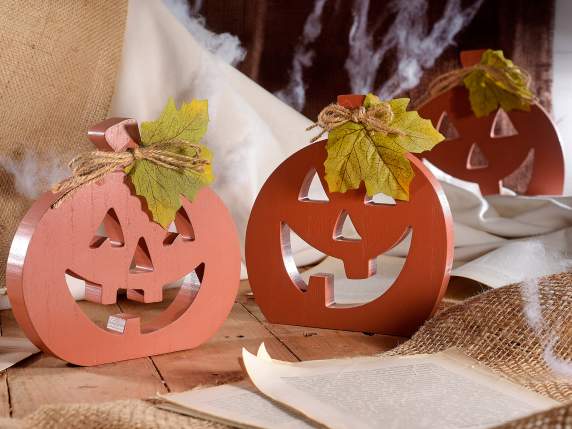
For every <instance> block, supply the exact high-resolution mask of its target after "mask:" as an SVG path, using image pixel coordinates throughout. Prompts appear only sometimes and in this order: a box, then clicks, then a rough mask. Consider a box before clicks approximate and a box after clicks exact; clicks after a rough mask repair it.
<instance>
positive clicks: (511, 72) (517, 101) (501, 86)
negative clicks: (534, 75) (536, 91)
mask: <svg viewBox="0 0 572 429" xmlns="http://www.w3.org/2000/svg"><path fill="white" fill-rule="evenodd" d="M481 64H484V65H486V66H489V67H494V68H497V69H499V70H502V72H503V73H505V74H506V77H507V78H508V79H509V80H510V81H511V82H512V83H513V85H512V86H511V87H509V86H507V84H506V82H503V81H501V80H498V78H495V77H494V76H492V75H491V74H490V73H488V72H487V71H486V70H482V69H475V70H473V71H472V72H471V73H469V75H468V76H467V77H465V79H464V80H463V83H464V84H465V87H466V88H467V89H468V90H469V100H470V102H471V108H472V110H473V113H474V114H475V116H476V117H482V116H486V115H488V114H489V113H491V112H494V111H495V110H497V109H498V108H499V106H500V107H501V108H502V109H503V110H504V111H506V112H509V111H511V110H513V109H519V110H525V111H529V110H530V103H531V101H532V99H533V98H534V96H533V94H532V92H531V91H530V90H529V89H528V86H527V81H526V78H525V76H524V75H523V74H522V73H521V72H520V71H519V69H518V68H517V67H516V66H515V65H514V63H513V62H512V61H511V60H509V59H506V58H505V57H504V55H503V52H502V51H493V50H491V49H489V50H487V51H485V52H484V53H483V56H482V58H481Z"/></svg>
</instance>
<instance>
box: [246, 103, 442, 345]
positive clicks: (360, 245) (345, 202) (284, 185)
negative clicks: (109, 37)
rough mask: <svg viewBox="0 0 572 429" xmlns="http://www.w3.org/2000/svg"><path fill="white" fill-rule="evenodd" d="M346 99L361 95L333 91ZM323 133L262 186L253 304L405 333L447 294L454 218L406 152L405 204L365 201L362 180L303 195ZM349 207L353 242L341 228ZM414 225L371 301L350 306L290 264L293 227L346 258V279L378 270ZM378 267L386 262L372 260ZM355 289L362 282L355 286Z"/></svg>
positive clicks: (286, 314)
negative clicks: (323, 197) (405, 250)
mask: <svg viewBox="0 0 572 429" xmlns="http://www.w3.org/2000/svg"><path fill="white" fill-rule="evenodd" d="M338 102H339V103H340V104H343V105H344V106H345V107H350V108H351V107H356V106H360V105H361V103H362V102H363V97H356V96H351V97H343V96H342V97H339V98H338ZM325 143H326V141H325V140H322V141H319V142H316V143H314V144H311V145H309V146H307V147H305V148H304V149H302V150H300V151H298V152H296V153H295V154H294V155H292V156H291V157H290V158H288V159H287V160H286V161H284V162H283V163H282V164H281V165H280V166H279V167H278V168H277V169H276V170H275V171H274V172H273V173H272V175H271V176H270V177H269V178H268V180H267V181H266V183H265V184H264V186H263V187H262V190H261V191H260V193H259V195H258V197H257V199H256V202H255V204H254V207H253V209H252V213H251V216H250V219H249V223H248V229H247V235H246V263H247V269H248V275H249V280H250V285H251V287H252V290H253V292H254V296H255V299H256V302H257V304H258V305H259V306H260V308H261V309H262V311H263V313H264V315H265V316H266V318H267V319H268V320H269V321H270V322H273V323H284V324H292V325H302V326H313V327H321V328H332V329H345V330H353V331H364V332H378V333H385V334H392V335H409V334H411V333H412V332H413V331H414V330H415V329H416V328H417V327H418V326H419V325H420V324H421V323H423V321H424V320H425V319H426V318H427V317H429V316H430V315H431V314H432V312H433V311H435V309H436V307H437V305H438V303H439V301H440V299H441V297H442V295H443V294H444V292H445V289H446V286H447V282H448V279H449V271H450V269H451V264H452V256H453V248H452V246H453V242H452V221H451V215H450V211H449V207H448V204H447V202H446V199H445V197H444V194H443V192H442V190H441V188H440V186H439V184H438V182H437V181H436V180H435V178H434V177H433V176H432V175H431V173H429V172H428V171H427V169H426V168H425V167H424V166H423V165H422V163H421V162H420V161H419V160H418V159H417V158H415V157H414V156H412V155H409V159H410V161H411V163H412V166H413V170H414V172H415V178H414V179H413V181H412V183H411V187H410V195H411V199H410V201H409V202H405V201H398V202H397V203H396V204H395V205H388V204H378V203H374V202H373V201H371V200H370V199H369V198H368V197H367V196H366V193H365V188H364V186H363V184H362V187H361V188H360V189H358V190H354V191H348V192H346V193H330V192H327V196H328V199H329V201H314V200H311V199H309V198H308V197H307V193H308V188H309V186H310V182H311V180H312V178H313V176H314V174H315V173H317V175H318V177H319V178H320V180H321V181H322V184H323V185H324V189H327V186H326V183H325V181H324V161H325V159H326V149H325ZM347 215H349V216H350V217H351V220H352V221H353V224H354V225H355V227H356V229H357V232H358V233H359V235H360V236H361V239H360V240H353V239H346V238H344V237H341V236H340V229H341V228H340V226H341V224H343V220H344V218H345V216H347ZM410 229H411V230H412V241H411V245H410V250H409V254H408V256H407V260H406V263H405V266H404V267H403V269H402V271H401V273H400V275H399V277H398V278H397V279H396V280H395V282H394V283H393V285H392V286H391V287H390V288H389V290H387V291H386V292H385V293H384V294H383V295H381V296H380V297H378V298H377V299H375V300H373V301H371V302H369V303H365V304H360V305H355V306H339V305H336V303H335V302H334V300H333V282H334V278H333V277H332V276H331V275H329V274H323V275H314V276H312V277H311V278H310V281H309V283H308V284H307V285H306V283H305V282H304V281H303V280H302V278H301V276H300V275H299V273H298V270H297V268H296V265H295V263H294V260H293V257H292V253H291V249H290V243H289V237H290V230H292V231H294V232H296V234H298V235H299V236H300V237H301V238H302V239H303V240H305V241H306V242H307V243H309V244H310V245H312V246H313V247H315V248H316V249H318V250H319V251H321V252H323V253H325V254H327V255H330V256H334V257H336V258H339V259H341V260H342V261H343V263H344V267H345V271H346V275H347V276H348V278H353V279H360V278H368V277H370V276H372V275H373V274H375V270H376V265H375V259H376V257H377V256H378V255H380V254H382V253H384V252H385V251H387V250H389V249H391V248H392V247H393V246H395V245H396V244H397V243H399V242H400V241H401V240H402V238H403V237H404V236H405V235H406V234H407V233H408V232H409V230H410ZM379 269H381V270H383V267H379ZM356 287H359V285H357V286H356Z"/></svg>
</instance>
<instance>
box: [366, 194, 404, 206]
mask: <svg viewBox="0 0 572 429" xmlns="http://www.w3.org/2000/svg"><path fill="white" fill-rule="evenodd" d="M364 203H365V204H367V205H372V206H394V205H395V204H396V203H395V200H394V199H393V198H392V197H390V196H389V195H385V194H383V193H381V192H380V193H379V194H375V195H373V196H372V197H370V196H369V195H366V196H365V198H364Z"/></svg>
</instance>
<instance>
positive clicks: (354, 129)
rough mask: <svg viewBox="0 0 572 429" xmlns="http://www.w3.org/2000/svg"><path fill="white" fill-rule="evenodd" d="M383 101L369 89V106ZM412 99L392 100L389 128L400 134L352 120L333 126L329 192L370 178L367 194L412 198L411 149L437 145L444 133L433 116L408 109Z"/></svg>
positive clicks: (329, 148)
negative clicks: (370, 92) (378, 130)
mask: <svg viewBox="0 0 572 429" xmlns="http://www.w3.org/2000/svg"><path fill="white" fill-rule="evenodd" d="M379 103H381V101H380V100H379V98H377V97H376V96H374V95H372V94H368V95H367V96H366V97H365V100H364V103H363V105H364V107H365V108H366V109H368V108H371V107H372V106H374V105H376V104H379ZM408 104H409V99H407V98H401V99H396V100H391V101H389V105H390V107H391V110H392V112H393V120H392V121H391V122H390V123H389V124H388V125H389V127H391V128H393V129H397V130H399V131H401V133H400V134H385V133H382V132H376V131H373V130H368V129H366V128H365V126H364V125H362V124H360V123H355V122H347V123H345V124H343V125H341V126H338V127H336V128H334V129H333V130H331V131H330V132H329V135H328V142H327V144H326V150H327V153H328V157H327V159H326V161H325V162H324V166H325V171H326V175H325V179H326V182H327V183H328V188H329V190H330V192H346V191H347V190H348V189H358V188H359V187H360V184H361V182H362V181H363V182H364V183H365V187H366V192H367V194H368V195H370V196H371V195H374V194H376V193H384V194H386V195H389V196H391V197H393V198H395V199H399V200H409V184H410V183H411V180H413V176H414V173H413V169H412V168H411V165H410V163H409V160H408V159H407V158H406V154H407V152H414V153H419V152H423V151H426V150H430V149H432V148H433V147H434V146H435V145H436V144H437V143H439V142H440V141H442V140H444V137H443V136H442V135H441V134H440V133H439V132H438V131H437V130H435V128H433V125H431V121H429V120H426V119H422V118H421V117H420V116H419V114H418V113H417V112H415V111H409V112H408V111H407V110H406V109H407V105H408Z"/></svg>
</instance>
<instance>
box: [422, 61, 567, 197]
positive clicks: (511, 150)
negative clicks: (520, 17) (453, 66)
mask: <svg viewBox="0 0 572 429" xmlns="http://www.w3.org/2000/svg"><path fill="white" fill-rule="evenodd" d="M482 52H483V51H482V50H476V51H466V52H463V53H461V63H462V65H463V67H469V66H472V65H474V64H476V63H478V62H479V60H480V58H481V54H482ZM419 113H420V114H421V116H423V117H425V118H428V119H431V121H432V122H433V125H434V126H435V127H436V128H437V129H439V130H440V131H441V132H442V133H444V134H447V129H446V128H449V129H454V130H456V132H455V133H454V135H453V136H450V137H449V138H447V140H445V141H444V142H442V143H441V144H439V145H438V146H437V147H436V148H435V149H433V150H432V151H430V152H427V153H425V154H423V156H424V157H425V158H427V159H428V160H429V161H430V162H431V163H433V164H434V165H435V166H437V167H438V168H440V169H441V170H443V171H445V172H446V173H448V174H450V175H452V176H454V177H457V178H460V179H463V180H467V181H470V182H475V183H478V184H479V186H480V188H481V192H482V193H483V195H488V194H498V193H499V191H500V186H501V185H502V182H503V179H505V178H506V177H507V176H509V175H511V174H512V173H514V172H515V171H516V170H517V169H518V168H519V167H521V166H522V165H523V164H524V163H525V161H526V160H527V157H529V156H531V157H532V158H533V162H532V163H531V165H529V166H528V168H530V169H532V171H531V172H530V181H529V183H528V185H527V186H526V184H525V186H524V188H523V189H525V192H523V193H525V194H526V195H560V194H562V191H563V187H564V156H563V153H562V146H561V144H560V139H559V137H558V133H557V131H556V127H555V125H554V123H553V122H552V120H551V119H550V116H549V115H548V113H547V112H546V111H545V110H544V109H543V108H542V106H540V105H539V104H538V103H533V104H532V105H531V107H530V112H525V111H521V110H512V111H510V112H507V113H506V115H507V116H508V118H509V119H510V122H512V125H513V126H514V129H515V130H514V132H513V133H511V135H502V133H501V135H495V129H499V128H500V129H502V125H503V124H502V123H501V124H499V123H498V121H501V120H502V119H501V118H502V116H501V114H500V111H499V110H497V111H496V112H493V113H491V114H489V115H488V116H485V117H482V118H477V117H476V116H475V115H474V113H473V111H472V110H471V106H470V103H469V92H468V90H467V89H466V88H465V87H464V86H458V87H455V88H454V89H453V90H451V91H448V92H445V93H443V94H441V95H439V96H437V97H435V98H433V99H431V100H429V101H428V102H427V103H425V104H424V105H423V106H421V107H420V108H419ZM499 125H500V126H499ZM504 125H505V126H506V124H504ZM476 151H478V152H479V155H480V158H481V162H480V163H479V164H478V165H474V164H473V162H472V158H473V157H474V155H475V152H476Z"/></svg>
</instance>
